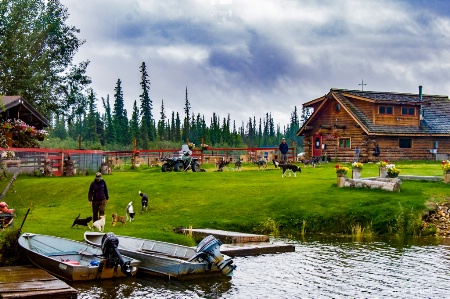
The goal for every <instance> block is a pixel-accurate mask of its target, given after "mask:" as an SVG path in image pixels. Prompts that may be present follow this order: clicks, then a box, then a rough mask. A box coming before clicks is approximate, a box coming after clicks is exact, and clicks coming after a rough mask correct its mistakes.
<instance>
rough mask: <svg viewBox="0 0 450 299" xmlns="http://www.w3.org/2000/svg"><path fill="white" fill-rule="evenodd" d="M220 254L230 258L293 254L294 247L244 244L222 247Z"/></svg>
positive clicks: (290, 245)
mask: <svg viewBox="0 0 450 299" xmlns="http://www.w3.org/2000/svg"><path fill="white" fill-rule="evenodd" d="M220 252H221V253H223V254H226V255H228V256H231V257H235V256H251V255H260V254H269V253H284V252H295V246H294V245H292V244H258V245H254V244H244V245H242V246H230V245H224V246H222V247H221V248H220Z"/></svg>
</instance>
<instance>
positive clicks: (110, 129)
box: [102, 95, 116, 144]
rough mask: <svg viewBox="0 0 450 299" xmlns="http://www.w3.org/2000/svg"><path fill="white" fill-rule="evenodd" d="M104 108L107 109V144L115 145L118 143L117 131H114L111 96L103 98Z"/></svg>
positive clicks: (105, 118)
mask: <svg viewBox="0 0 450 299" xmlns="http://www.w3.org/2000/svg"><path fill="white" fill-rule="evenodd" d="M102 103H103V108H104V109H105V117H104V120H105V141H104V142H105V144H113V143H115V142H116V131H115V129H114V124H113V118H112V113H111V105H110V103H109V95H107V96H106V99H105V98H102Z"/></svg>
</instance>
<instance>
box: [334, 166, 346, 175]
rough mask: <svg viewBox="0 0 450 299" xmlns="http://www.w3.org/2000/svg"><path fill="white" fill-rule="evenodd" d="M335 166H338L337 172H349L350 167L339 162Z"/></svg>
mask: <svg viewBox="0 0 450 299" xmlns="http://www.w3.org/2000/svg"><path fill="white" fill-rule="evenodd" d="M334 168H336V174H347V173H348V172H349V169H348V167H345V166H341V165H338V164H336V166H334Z"/></svg>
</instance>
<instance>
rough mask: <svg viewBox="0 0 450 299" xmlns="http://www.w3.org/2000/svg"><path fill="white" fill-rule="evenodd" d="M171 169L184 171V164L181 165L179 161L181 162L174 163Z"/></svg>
mask: <svg viewBox="0 0 450 299" xmlns="http://www.w3.org/2000/svg"><path fill="white" fill-rule="evenodd" d="M173 170H174V171H175V172H182V171H184V165H183V163H181V162H178V163H176V164H175V165H174V166H173Z"/></svg>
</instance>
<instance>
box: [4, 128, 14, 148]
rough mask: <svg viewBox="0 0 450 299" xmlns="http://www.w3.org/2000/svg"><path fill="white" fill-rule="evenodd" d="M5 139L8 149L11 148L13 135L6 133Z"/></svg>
mask: <svg viewBox="0 0 450 299" xmlns="http://www.w3.org/2000/svg"><path fill="white" fill-rule="evenodd" d="M5 137H6V144H8V147H12V146H13V133H12V132H6V133H5Z"/></svg>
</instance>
